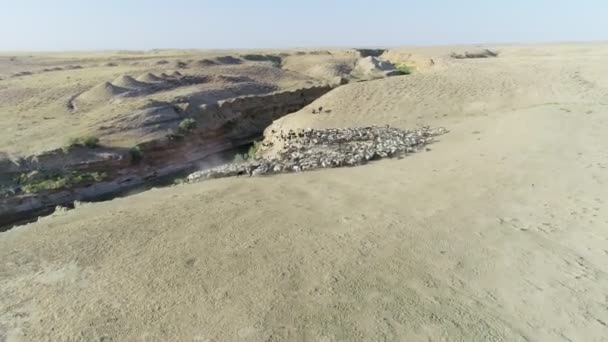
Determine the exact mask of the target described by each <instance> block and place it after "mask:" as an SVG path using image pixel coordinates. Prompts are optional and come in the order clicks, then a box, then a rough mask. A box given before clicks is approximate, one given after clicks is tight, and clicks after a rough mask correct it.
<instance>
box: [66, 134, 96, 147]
mask: <svg viewBox="0 0 608 342" xmlns="http://www.w3.org/2000/svg"><path fill="white" fill-rule="evenodd" d="M68 145H69V147H88V148H96V147H99V138H97V137H94V136H83V137H75V138H70V140H69V142H68Z"/></svg>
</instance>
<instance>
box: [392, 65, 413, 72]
mask: <svg viewBox="0 0 608 342" xmlns="http://www.w3.org/2000/svg"><path fill="white" fill-rule="evenodd" d="M395 70H397V71H398V72H399V73H400V74H401V75H409V74H411V73H412V71H413V68H412V67H410V66H408V65H406V64H402V63H400V64H395Z"/></svg>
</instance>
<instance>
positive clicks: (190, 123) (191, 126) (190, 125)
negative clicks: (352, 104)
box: [179, 118, 197, 133]
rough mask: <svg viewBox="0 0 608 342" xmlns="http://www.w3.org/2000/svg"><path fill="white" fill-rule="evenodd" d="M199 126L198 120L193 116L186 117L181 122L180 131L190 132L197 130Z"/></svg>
mask: <svg viewBox="0 0 608 342" xmlns="http://www.w3.org/2000/svg"><path fill="white" fill-rule="evenodd" d="M196 126H197V123H196V120H194V119H192V118H186V119H184V120H182V122H180V123H179V131H180V132H181V133H190V132H191V131H193V130H195V129H196Z"/></svg>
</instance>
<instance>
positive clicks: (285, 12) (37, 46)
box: [0, 0, 608, 51]
mask: <svg viewBox="0 0 608 342" xmlns="http://www.w3.org/2000/svg"><path fill="white" fill-rule="evenodd" d="M0 5H1V6H2V7H1V8H2V9H3V11H2V12H1V13H0V32H2V33H3V39H2V40H1V41H0V50H2V51H66V50H69V51H92V50H150V49H262V48H269V49H272V48H307V47H353V46H366V47H367V46H383V47H389V46H429V45H470V44H516V43H520V44H528V43H556V42H593V41H606V40H607V39H608V22H607V21H605V20H604V18H603V16H604V14H605V13H608V3H607V2H604V1H599V0H586V1H580V2H577V3H574V2H571V1H566V0H557V1H548V0H539V1H535V2H534V3H529V2H528V1H524V0H515V1H510V2H504V3H501V4H496V3H487V2H486V1H478V0H463V1H460V2H458V3H454V2H451V1H447V0H438V1H435V2H434V3H420V2H411V3H406V2H404V1H397V0H391V1H383V2H375V3H373V4H371V5H370V3H369V2H367V1H345V0H338V1H334V2H331V3H326V2H324V1H321V0H311V1H302V2H293V1H292V2H288V3H278V4H277V3H273V2H272V1H269V0H261V1H256V2H255V3H251V2H247V1H244V0H235V1H232V2H230V3H229V4H226V3H216V2H207V1H194V0H176V1H173V2H171V3H167V2H164V1H130V2H129V3H124V2H121V1H117V0H107V1H105V2H104V3H94V4H83V3H81V2H79V1H75V0H59V1H55V2H52V3H51V2H48V3H47V2H45V1H37V0H21V1H19V2H18V3H17V2H9V1H6V0H2V3H0Z"/></svg>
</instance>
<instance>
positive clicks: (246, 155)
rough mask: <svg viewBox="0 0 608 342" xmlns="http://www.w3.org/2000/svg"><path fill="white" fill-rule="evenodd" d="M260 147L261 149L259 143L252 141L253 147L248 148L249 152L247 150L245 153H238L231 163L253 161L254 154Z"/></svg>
mask: <svg viewBox="0 0 608 342" xmlns="http://www.w3.org/2000/svg"><path fill="white" fill-rule="evenodd" d="M261 147H262V142H261V141H254V142H253V145H251V147H249V150H247V152H246V153H242V154H240V153H239V154H237V155H235V156H234V160H233V162H235V163H244V162H246V161H248V160H254V159H255V158H256V154H257V153H258V151H259V150H260V149H261Z"/></svg>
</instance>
